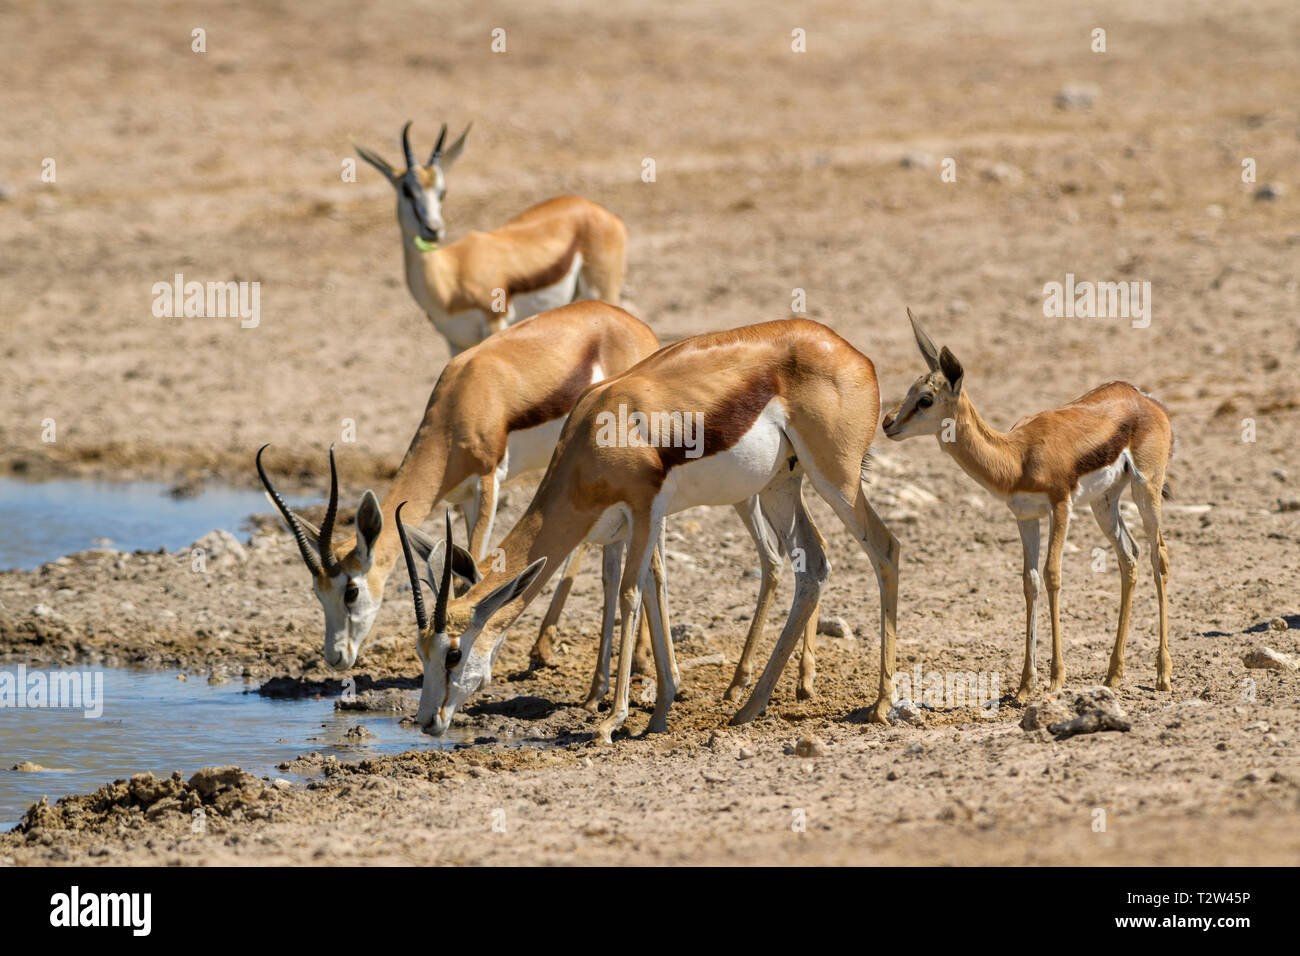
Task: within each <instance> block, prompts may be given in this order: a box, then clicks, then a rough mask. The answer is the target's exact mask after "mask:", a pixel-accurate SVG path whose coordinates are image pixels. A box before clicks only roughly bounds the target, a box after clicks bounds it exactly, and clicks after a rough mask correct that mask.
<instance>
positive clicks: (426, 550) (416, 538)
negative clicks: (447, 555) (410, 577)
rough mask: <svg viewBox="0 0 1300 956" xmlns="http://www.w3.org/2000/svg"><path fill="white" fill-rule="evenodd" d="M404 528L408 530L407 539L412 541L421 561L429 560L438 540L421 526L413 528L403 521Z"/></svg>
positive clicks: (413, 548) (412, 546)
mask: <svg viewBox="0 0 1300 956" xmlns="http://www.w3.org/2000/svg"><path fill="white" fill-rule="evenodd" d="M402 528H403V529H404V530H405V531H406V540H408V541H410V542H411V548H412V550H413V551H415V553H416V555H417V556H418V557H419V558H420V560H421V561H428V560H429V555H431V554H433V549H434V548H435V547H436V546H437V544H438V542H437V541H435V540H434V539H433V538H431V537H429V536H428V535H427V534H425V533H424V532H423V531H421V530H420V529H419V528H413V527H411V526H410V525H409V524H407V523H406V522H405V521H403V522H402Z"/></svg>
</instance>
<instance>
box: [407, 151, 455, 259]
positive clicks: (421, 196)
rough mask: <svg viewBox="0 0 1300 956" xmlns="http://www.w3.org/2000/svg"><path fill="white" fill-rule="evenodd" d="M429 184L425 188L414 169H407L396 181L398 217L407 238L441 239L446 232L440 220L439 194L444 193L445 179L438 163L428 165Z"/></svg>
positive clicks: (426, 240) (445, 189) (444, 225)
mask: <svg viewBox="0 0 1300 956" xmlns="http://www.w3.org/2000/svg"><path fill="white" fill-rule="evenodd" d="M430 172H432V174H433V181H432V184H431V185H430V186H429V187H428V188H426V187H425V186H424V185H423V184H422V183H421V182H420V177H419V176H418V175H417V174H416V172H415V170H407V171H406V174H405V175H404V176H402V177H401V178H400V179H398V180H397V220H398V222H399V223H401V227H402V235H403V236H404V237H406V241H408V242H409V241H410V240H411V239H412V238H413V237H416V236H418V237H419V238H421V239H423V240H424V241H425V242H430V243H437V242H441V241H442V239H443V236H444V235H445V233H446V224H445V223H444V222H443V221H442V197H443V196H444V195H446V192H447V187H446V179H445V178H444V177H443V174H442V170H441V169H439V168H438V167H437V166H433V167H430Z"/></svg>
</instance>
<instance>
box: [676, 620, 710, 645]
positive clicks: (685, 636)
mask: <svg viewBox="0 0 1300 956" xmlns="http://www.w3.org/2000/svg"><path fill="white" fill-rule="evenodd" d="M708 636H709V632H708V631H706V630H705V629H704V628H702V627H700V625H698V624H674V625H673V643H674V644H683V643H687V644H688V643H690V642H691V641H704V640H707V639H708Z"/></svg>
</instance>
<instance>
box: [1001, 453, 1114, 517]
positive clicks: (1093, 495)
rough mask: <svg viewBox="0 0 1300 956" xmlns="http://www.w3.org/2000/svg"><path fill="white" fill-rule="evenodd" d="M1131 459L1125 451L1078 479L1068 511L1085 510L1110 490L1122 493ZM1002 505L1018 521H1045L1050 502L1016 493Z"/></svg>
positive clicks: (1043, 496)
mask: <svg viewBox="0 0 1300 956" xmlns="http://www.w3.org/2000/svg"><path fill="white" fill-rule="evenodd" d="M1131 460H1132V459H1131V457H1130V455H1129V451H1128V449H1127V448H1125V449H1124V450H1123V451H1122V452H1120V455H1119V457H1118V458H1116V459H1115V461H1114V463H1113V464H1110V465H1107V466H1106V467H1105V468H1098V469H1097V470H1096V471H1090V472H1088V473H1087V474H1086V475H1083V476H1081V477H1080V478H1079V482H1078V484H1076V485H1075V486H1074V490H1073V491H1072V492H1071V493H1070V507H1071V509H1075V508H1079V507H1080V506H1082V507H1089V506H1091V505H1092V504H1093V503H1094V502H1096V501H1097V500H1098V499H1100V498H1102V497H1103V496H1105V494H1106V493H1107V492H1109V491H1110V490H1111V489H1113V488H1117V487H1118V489H1120V490H1122V489H1123V487H1124V484H1125V482H1127V481H1128V478H1129V470H1128V464H1129V462H1130V461H1131ZM1006 502H1007V507H1008V508H1010V509H1011V511H1012V513H1013V514H1014V515H1015V516H1016V517H1017V518H1020V519H1022V520H1023V519H1027V518H1045V517H1047V516H1048V515H1049V514H1051V513H1052V504H1051V501H1050V500H1049V499H1048V497H1047V495H1043V494H1029V493H1022V494H1016V495H1012V496H1011V497H1009V498H1007V499H1006Z"/></svg>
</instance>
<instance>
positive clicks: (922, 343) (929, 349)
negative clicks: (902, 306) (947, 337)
mask: <svg viewBox="0 0 1300 956" xmlns="http://www.w3.org/2000/svg"><path fill="white" fill-rule="evenodd" d="M907 317H908V318H909V319H911V320H912V334H913V335H915V336H916V347H917V348H919V349H920V350H921V355H922V356H923V357H924V358H925V364H926V365H928V366H929V367H930V371H931V372H933V371H934V370H935V369H937V368H938V367H939V350H938V349H937V348H935V347H934V341H933V340H932V339H931V338H930V336H928V335H926V334H925V329H923V328H921V323H920V322H918V321H916V316H914V315H913V314H912V310H911V309H908V310H907Z"/></svg>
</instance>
